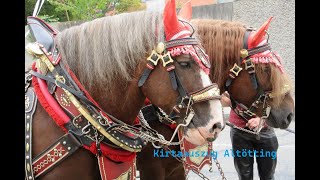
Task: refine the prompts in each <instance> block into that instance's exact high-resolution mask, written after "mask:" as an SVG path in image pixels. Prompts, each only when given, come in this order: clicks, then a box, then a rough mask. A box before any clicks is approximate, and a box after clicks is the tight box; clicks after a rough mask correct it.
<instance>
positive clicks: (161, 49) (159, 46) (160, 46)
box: [156, 42, 164, 54]
mask: <svg viewBox="0 0 320 180" xmlns="http://www.w3.org/2000/svg"><path fill="white" fill-rule="evenodd" d="M156 51H157V53H159V54H161V53H162V52H163V51H164V43H163V42H159V43H158V45H157V47H156Z"/></svg>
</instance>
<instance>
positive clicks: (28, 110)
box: [25, 87, 37, 180]
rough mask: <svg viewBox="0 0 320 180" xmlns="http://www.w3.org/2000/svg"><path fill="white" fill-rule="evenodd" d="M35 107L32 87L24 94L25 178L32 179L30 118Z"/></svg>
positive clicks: (35, 102) (35, 99) (35, 98)
mask: <svg viewBox="0 0 320 180" xmlns="http://www.w3.org/2000/svg"><path fill="white" fill-rule="evenodd" d="M36 107H37V96H36V94H35V92H34V90H33V88H32V87H29V88H28V89H26V92H25V126H26V127H25V173H26V178H27V179H29V180H31V179H34V174H33V171H32V116H33V114H34V112H35V110H36Z"/></svg>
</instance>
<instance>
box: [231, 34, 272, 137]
mask: <svg viewBox="0 0 320 180" xmlns="http://www.w3.org/2000/svg"><path fill="white" fill-rule="evenodd" d="M252 30H253V29H251V28H250V29H247V30H246V32H245V34H244V39H243V49H241V50H240V57H241V58H240V62H239V63H240V65H238V64H237V63H234V65H233V67H232V68H231V69H230V72H229V76H228V79H227V81H226V83H225V90H226V91H229V87H230V85H231V84H232V82H233V80H234V79H235V78H236V77H238V75H239V73H240V72H241V71H242V70H243V68H242V67H241V64H242V63H243V64H244V66H245V67H244V69H245V70H246V71H248V73H249V77H250V80H251V85H252V86H253V88H254V89H256V91H257V94H256V100H254V101H253V103H252V104H251V105H250V107H247V106H245V105H244V104H242V103H240V102H238V101H236V100H235V99H234V98H233V97H232V96H231V95H230V100H231V109H232V110H233V111H234V112H235V113H236V114H237V115H238V116H239V117H241V119H242V120H243V121H245V122H247V121H248V120H250V119H251V118H253V117H255V116H256V114H255V111H256V110H257V109H258V106H259V105H260V104H262V108H263V112H262V117H261V119H264V120H265V119H267V118H268V117H269V114H270V111H271V106H270V105H269V104H268V100H269V99H270V98H272V96H271V92H270V91H265V90H263V89H262V88H261V86H260V85H259V81H258V79H257V77H256V71H255V65H254V63H253V60H252V59H251V58H250V57H251V56H252V55H254V54H258V53H262V52H264V51H267V50H271V47H270V44H269V43H266V44H264V45H261V46H258V47H255V48H252V49H248V44H247V43H248V37H249V35H250V33H251V31H252ZM262 126H263V123H261V121H260V124H259V128H257V133H259V131H260V130H261V129H262Z"/></svg>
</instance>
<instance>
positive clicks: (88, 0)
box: [48, 0, 109, 21]
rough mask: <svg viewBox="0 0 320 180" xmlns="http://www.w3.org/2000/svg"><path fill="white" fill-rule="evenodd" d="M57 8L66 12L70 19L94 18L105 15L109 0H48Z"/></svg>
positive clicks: (61, 11) (58, 10)
mask: <svg viewBox="0 0 320 180" xmlns="http://www.w3.org/2000/svg"><path fill="white" fill-rule="evenodd" d="M48 2H49V3H50V4H52V5H54V6H55V7H56V8H55V10H56V11H57V12H60V13H64V14H66V16H67V18H68V19H69V20H70V21H74V20H92V19H95V18H98V17H102V16H104V10H105V9H106V4H107V3H108V2H109V0H48Z"/></svg>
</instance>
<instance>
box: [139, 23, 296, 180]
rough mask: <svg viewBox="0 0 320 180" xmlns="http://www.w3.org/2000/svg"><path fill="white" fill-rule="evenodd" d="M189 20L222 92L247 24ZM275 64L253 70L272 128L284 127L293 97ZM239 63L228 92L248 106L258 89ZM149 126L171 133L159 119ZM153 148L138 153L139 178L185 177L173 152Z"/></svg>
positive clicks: (260, 33)
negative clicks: (266, 94) (160, 153)
mask: <svg viewBox="0 0 320 180" xmlns="http://www.w3.org/2000/svg"><path fill="white" fill-rule="evenodd" d="M191 23H192V24H193V25H194V26H195V28H196V29H197V37H198V38H199V39H200V40H201V42H202V45H203V47H204V49H205V51H206V52H207V53H208V55H209V58H210V62H211V65H212V66H211V67H212V68H211V71H210V78H211V80H212V81H214V82H217V83H218V85H219V88H220V89H221V93H223V92H224V91H225V90H226V88H225V87H226V86H225V85H226V82H227V81H228V77H229V74H230V69H232V68H233V66H234V64H235V63H237V64H240V59H241V58H240V50H241V49H243V44H244V36H245V32H246V30H247V28H246V26H245V25H244V24H243V23H240V22H231V21H225V20H213V19H194V20H192V21H191ZM268 23H270V19H269V21H268V22H267V23H265V24H264V25H263V26H262V27H261V28H260V29H259V30H257V31H256V32H257V33H256V37H257V38H256V41H258V42H260V41H262V40H264V39H265V30H267V28H268ZM256 45H258V44H256ZM251 48H254V47H251ZM272 56H273V58H275V59H278V58H279V57H278V56H277V55H276V54H272ZM276 56H277V57H276ZM277 65H279V64H274V63H266V62H265V63H262V62H261V63H259V62H255V70H256V77H257V82H258V83H259V85H260V86H261V88H262V90H264V91H270V90H271V91H272V95H273V96H272V98H271V99H269V100H268V103H269V104H270V106H271V111H270V114H269V117H268V119H267V120H266V123H267V124H268V125H269V126H272V127H275V128H281V129H285V128H287V127H288V126H289V124H290V122H291V120H292V119H293V115H294V101H293V98H292V96H291V94H290V88H291V82H290V79H289V77H288V75H287V74H286V73H285V72H284V71H283V69H282V68H278V67H280V66H277ZM241 67H242V68H243V70H242V71H241V72H240V73H239V76H238V77H236V78H235V79H234V80H233V81H232V83H231V85H230V87H229V89H228V92H229V94H230V96H231V97H232V98H234V100H236V101H237V102H241V103H242V104H244V105H246V106H247V107H250V105H251V104H252V103H253V102H254V101H256V99H257V90H256V89H255V88H254V87H253V85H252V81H251V80H250V75H249V73H248V71H245V70H244V69H245V65H244V63H242V64H241ZM262 112H263V108H262V106H261V104H259V107H258V108H257V109H256V114H257V115H258V116H260V117H261V115H262ZM150 126H151V127H152V128H154V129H156V130H157V131H159V133H161V134H163V135H164V136H165V137H166V138H167V137H171V135H172V132H173V130H172V129H171V128H170V127H167V128H166V129H165V128H162V127H161V128H159V127H160V126H161V122H159V121H151V122H150ZM170 149H174V150H175V151H180V147H179V146H170ZM213 149H214V147H213ZM153 151H154V147H152V145H150V144H149V145H148V146H146V147H145V148H144V149H143V150H142V151H141V152H140V153H139V154H138V156H137V167H138V168H139V171H140V178H141V179H143V180H145V179H153V180H163V179H166V180H168V179H185V176H184V169H183V165H182V163H181V162H178V161H177V160H176V159H175V158H173V157H172V156H169V157H167V158H157V157H153V156H154V155H153ZM147 162H148V163H147ZM147 164H148V165H147ZM163 177H165V178H163ZM199 178H200V177H199Z"/></svg>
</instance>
